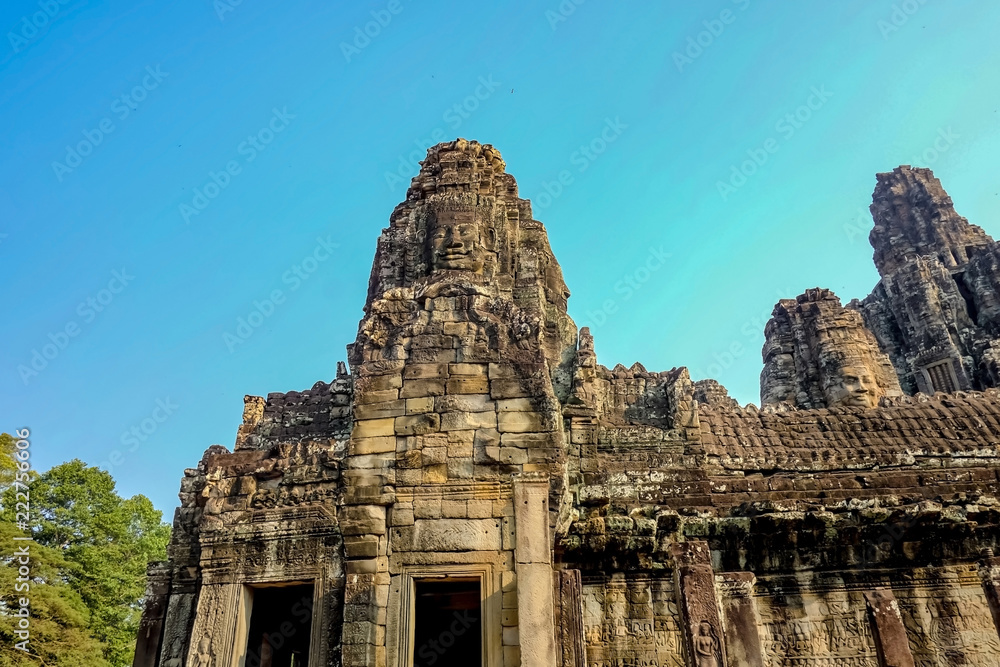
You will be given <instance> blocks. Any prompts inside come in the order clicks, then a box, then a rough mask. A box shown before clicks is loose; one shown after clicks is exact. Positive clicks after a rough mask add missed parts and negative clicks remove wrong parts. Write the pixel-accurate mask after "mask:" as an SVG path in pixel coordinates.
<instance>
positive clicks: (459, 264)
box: [430, 211, 485, 274]
mask: <svg viewBox="0 0 1000 667" xmlns="http://www.w3.org/2000/svg"><path fill="white" fill-rule="evenodd" d="M430 251H431V267H432V268H433V269H435V270H437V269H444V270H448V271H469V272H471V273H477V274H481V273H482V272H483V266H484V264H485V261H484V257H483V255H484V252H483V238H482V225H480V223H479V222H478V221H477V220H476V214H475V212H473V211H441V212H439V213H438V214H437V219H436V220H435V222H434V225H433V227H432V228H431V233H430Z"/></svg>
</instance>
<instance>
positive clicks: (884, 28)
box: [875, 0, 927, 40]
mask: <svg viewBox="0 0 1000 667" xmlns="http://www.w3.org/2000/svg"><path fill="white" fill-rule="evenodd" d="M926 4H927V0H903V2H900V3H899V4H895V5H893V6H892V12H890V13H889V16H888V17H887V18H884V19H879V20H878V22H877V23H876V24H875V25H877V26H878V30H879V32H881V33H882V39H883V40H887V39H889V35H891V34H893V33H894V32H898V31H899V29H900V28H902V27H903V26H904V25H906V24H907V23H908V22H909V21H910V19H911V18H913V15H914V14H916V13H917V12H918V11H920V8H921V7H923V6H924V5H926Z"/></svg>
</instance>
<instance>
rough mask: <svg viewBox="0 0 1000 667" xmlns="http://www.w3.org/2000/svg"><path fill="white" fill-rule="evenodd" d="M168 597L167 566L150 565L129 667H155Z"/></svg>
mask: <svg viewBox="0 0 1000 667" xmlns="http://www.w3.org/2000/svg"><path fill="white" fill-rule="evenodd" d="M169 596H170V565H169V563H160V562H156V563H150V564H149V567H148V568H146V603H145V606H144V607H143V610H142V618H141V619H140V620H139V636H138V637H137V638H136V642H135V657H134V658H133V659H132V667H157V664H158V663H159V657H160V647H161V644H162V643H163V621H164V619H165V618H166V616H167V600H168V599H169Z"/></svg>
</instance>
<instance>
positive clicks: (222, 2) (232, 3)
mask: <svg viewBox="0 0 1000 667" xmlns="http://www.w3.org/2000/svg"><path fill="white" fill-rule="evenodd" d="M242 4H243V0H215V1H214V2H213V3H212V8H213V9H214V10H215V15H216V16H218V17H219V20H220V21H225V20H226V14H228V13H229V12H235V11H236V8H237V7H239V6H240V5H242Z"/></svg>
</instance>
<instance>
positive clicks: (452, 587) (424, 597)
mask: <svg viewBox="0 0 1000 667" xmlns="http://www.w3.org/2000/svg"><path fill="white" fill-rule="evenodd" d="M413 583H414V587H415V590H414V598H415V599H414V607H413V613H414V615H413V618H414V628H413V665H414V667H431V665H433V666H434V667H469V665H481V664H482V660H483V657H482V656H483V643H482V638H483V632H482V622H483V612H482V608H483V597H482V590H481V588H480V580H479V579H418V580H416V581H414V582H413Z"/></svg>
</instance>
